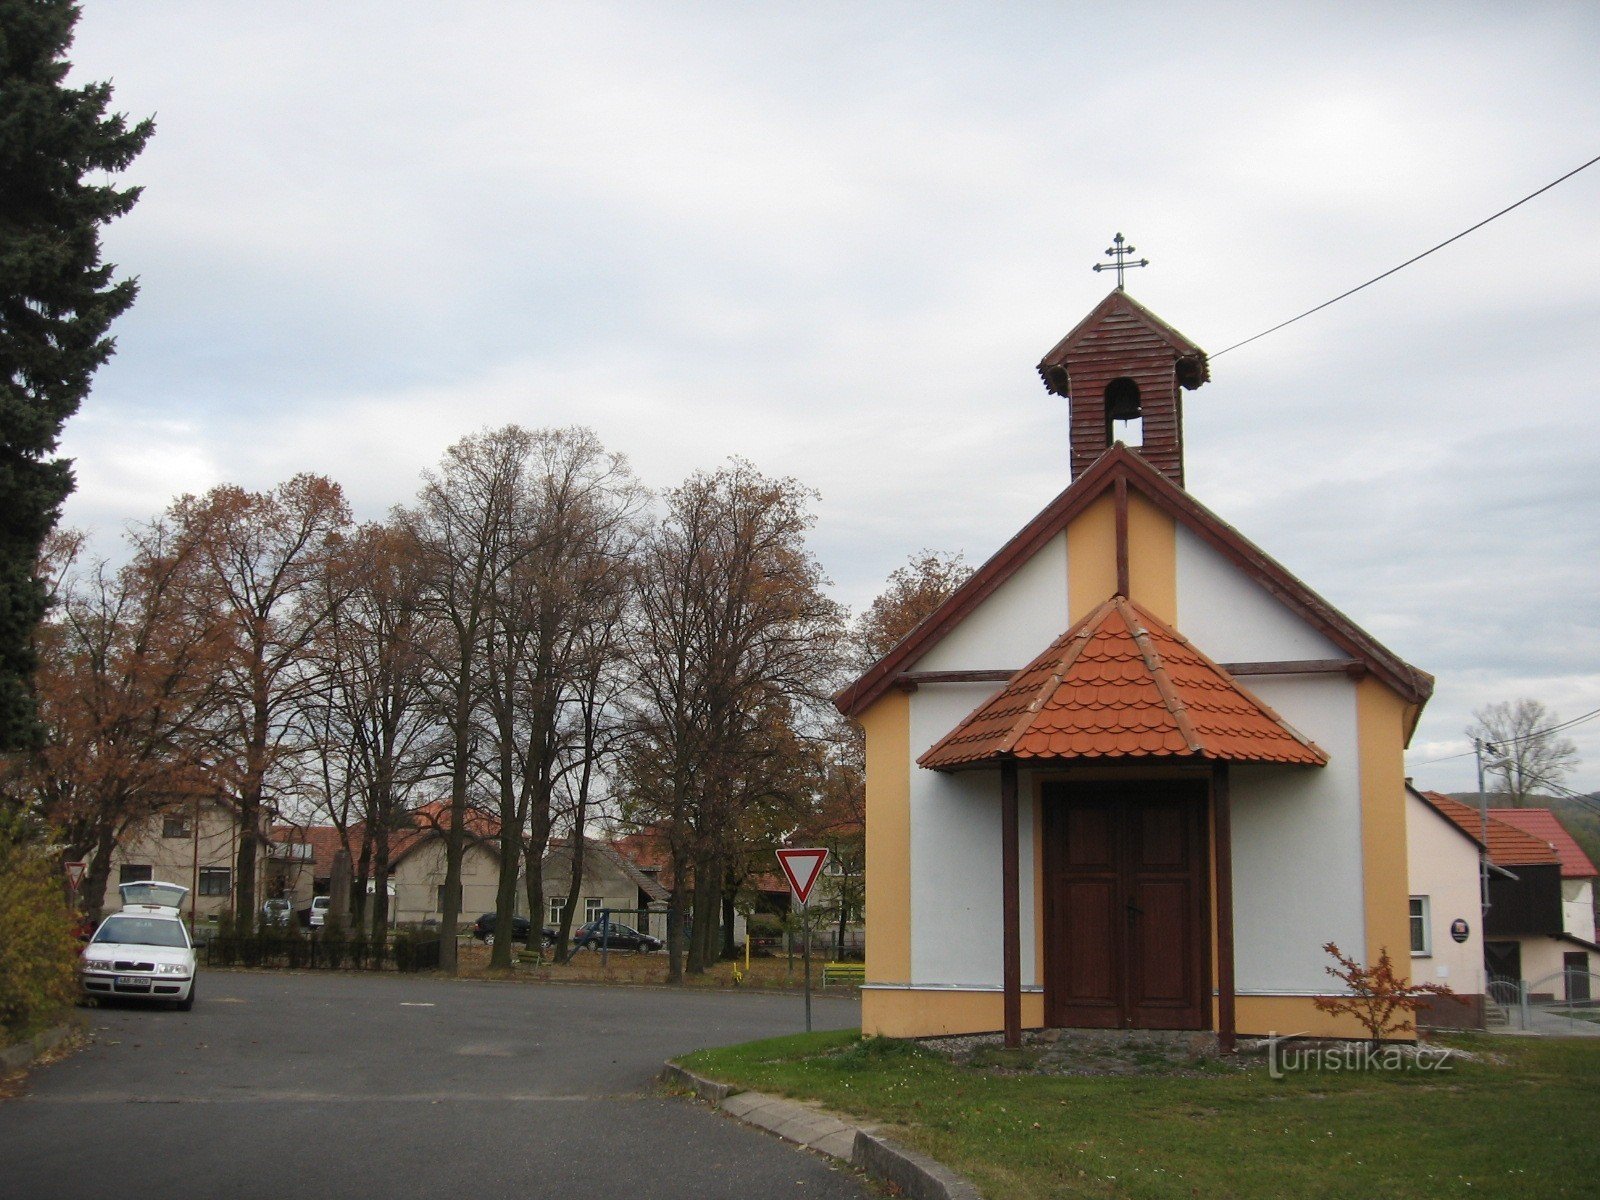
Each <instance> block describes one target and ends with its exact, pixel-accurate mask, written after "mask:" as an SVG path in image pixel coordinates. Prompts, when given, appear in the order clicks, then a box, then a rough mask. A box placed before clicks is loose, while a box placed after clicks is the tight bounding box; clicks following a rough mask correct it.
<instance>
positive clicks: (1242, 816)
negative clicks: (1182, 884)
mask: <svg viewBox="0 0 1600 1200" xmlns="http://www.w3.org/2000/svg"><path fill="white" fill-rule="evenodd" d="M1245 682H1246V683H1247V684H1249V685H1250V687H1251V690H1252V691H1254V692H1255V693H1256V695H1257V696H1259V697H1260V698H1261V699H1262V700H1264V701H1265V702H1266V703H1267V704H1269V705H1271V706H1272V707H1273V708H1274V709H1276V710H1277V712H1278V714H1279V715H1280V716H1282V717H1283V718H1284V720H1286V721H1288V722H1289V723H1290V724H1291V725H1293V726H1294V727H1295V728H1296V729H1298V730H1300V732H1301V733H1303V734H1305V735H1306V736H1307V737H1309V738H1311V739H1312V740H1313V741H1314V742H1316V743H1317V745H1319V746H1321V747H1322V749H1323V750H1324V751H1325V752H1326V753H1327V755H1328V765H1327V766H1325V767H1279V766H1236V767H1234V768H1233V771H1232V775H1231V778H1232V789H1231V791H1232V796H1233V889H1234V891H1233V895H1234V899H1233V909H1234V962H1235V972H1236V979H1237V984H1238V987H1239V990H1240V992H1241V993H1243V994H1246V995H1249V994H1266V995H1296V994H1305V995H1313V994H1324V993H1326V991H1327V990H1328V987H1329V985H1330V982H1331V981H1330V979H1329V977H1328V976H1327V975H1326V974H1324V972H1323V968H1324V967H1326V966H1327V965H1328V964H1329V963H1330V962H1331V960H1330V959H1329V958H1328V957H1327V955H1325V954H1324V953H1323V952H1322V945H1323V943H1324V942H1330V941H1331V942H1337V943H1338V944H1339V947H1340V949H1342V950H1343V951H1345V953H1347V954H1353V955H1354V956H1356V957H1358V958H1364V957H1365V950H1366V903H1365V895H1364V890H1363V879H1362V868H1361V864H1362V852H1361V762H1360V755H1359V745H1358V741H1357V735H1356V689H1355V685H1354V684H1353V683H1351V682H1350V681H1349V680H1348V679H1346V678H1345V677H1344V676H1342V675H1297V676H1292V675H1291V676H1260V677H1256V678H1253V679H1249V680H1246V681H1245ZM1395 950H1396V952H1397V953H1398V952H1401V951H1403V950H1404V947H1396V948H1395Z"/></svg>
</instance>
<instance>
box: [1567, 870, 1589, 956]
mask: <svg viewBox="0 0 1600 1200" xmlns="http://www.w3.org/2000/svg"><path fill="white" fill-rule="evenodd" d="M1561 928H1562V929H1564V930H1566V931H1567V932H1568V933H1570V934H1571V935H1572V936H1573V937H1581V938H1582V939H1583V940H1584V941H1586V942H1592V941H1594V940H1595V927H1594V880H1592V879H1563V880H1562V881H1561Z"/></svg>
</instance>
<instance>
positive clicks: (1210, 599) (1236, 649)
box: [1177, 523, 1344, 663]
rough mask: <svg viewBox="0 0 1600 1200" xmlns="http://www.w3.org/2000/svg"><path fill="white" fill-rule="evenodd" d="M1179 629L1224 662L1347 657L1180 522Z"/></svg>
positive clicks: (1213, 656) (1215, 658)
mask: <svg viewBox="0 0 1600 1200" xmlns="http://www.w3.org/2000/svg"><path fill="white" fill-rule="evenodd" d="M1177 560H1178V631H1179V632H1180V633H1182V634H1183V635H1184V636H1185V637H1187V638H1188V639H1189V640H1190V641H1191V642H1193V643H1194V644H1195V645H1196V646H1197V647H1199V649H1200V651H1201V652H1202V653H1204V654H1205V655H1207V656H1208V657H1210V658H1211V659H1212V660H1214V661H1216V662H1219V663H1229V662H1286V661H1294V660H1297V659H1307V658H1342V657H1344V651H1342V650H1340V649H1339V648H1338V647H1337V646H1335V645H1334V644H1333V643H1332V642H1331V641H1329V640H1328V639H1327V637H1326V636H1324V635H1323V634H1322V633H1320V632H1318V631H1317V630H1316V629H1313V628H1312V627H1311V626H1310V625H1307V624H1306V623H1305V621H1304V620H1302V619H1301V618H1300V617H1299V616H1298V615H1297V614H1296V613H1294V612H1293V611H1291V610H1290V609H1289V608H1287V607H1285V606H1284V605H1283V604H1282V603H1281V602H1279V601H1278V600H1277V599H1276V598H1275V597H1274V596H1273V595H1272V593H1270V592H1269V591H1267V589H1266V588H1264V587H1262V586H1261V585H1260V584H1259V583H1257V582H1256V581H1255V580H1253V579H1251V578H1250V577H1249V576H1248V575H1246V574H1245V573H1244V572H1243V571H1241V570H1240V569H1239V568H1238V567H1236V566H1234V564H1233V563H1232V562H1230V561H1229V560H1228V559H1226V558H1224V557H1223V556H1222V555H1220V554H1218V553H1217V552H1216V551H1215V550H1213V549H1212V548H1211V546H1210V545H1209V544H1208V543H1207V542H1205V541H1204V540H1202V539H1201V538H1200V536H1199V535H1198V534H1196V533H1194V532H1193V531H1192V530H1190V529H1189V528H1188V527H1187V526H1185V525H1183V524H1181V523H1180V524H1179V525H1178V537H1177Z"/></svg>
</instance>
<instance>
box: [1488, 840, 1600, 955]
mask: <svg viewBox="0 0 1600 1200" xmlns="http://www.w3.org/2000/svg"><path fill="white" fill-rule="evenodd" d="M1489 813H1490V815H1491V816H1493V817H1494V818H1495V819H1496V820H1498V821H1504V822H1505V823H1506V824H1507V825H1515V826H1516V827H1517V828H1518V829H1520V830H1522V831H1523V832H1524V833H1529V834H1532V835H1533V836H1534V837H1537V838H1539V839H1540V840H1541V841H1545V842H1548V843H1549V844H1550V846H1551V847H1552V848H1553V849H1554V850H1555V852H1556V857H1557V858H1559V859H1560V860H1561V911H1562V919H1561V924H1562V928H1563V929H1565V930H1566V932H1568V933H1570V934H1572V935H1574V936H1575V937H1581V938H1585V939H1587V940H1588V941H1591V942H1594V941H1600V936H1597V932H1596V926H1595V915H1594V884H1595V878H1596V876H1600V871H1597V870H1596V869H1595V865H1594V863H1593V862H1591V861H1590V859H1589V856H1588V855H1587V854H1585V853H1584V852H1583V847H1582V846H1580V845H1578V841H1577V839H1576V838H1574V837H1573V836H1572V835H1571V834H1570V833H1568V832H1567V827H1566V826H1565V825H1563V824H1562V823H1561V818H1560V817H1558V816H1556V814H1555V813H1553V812H1551V811H1550V810H1549V809H1548V808H1493V809H1490V810H1489Z"/></svg>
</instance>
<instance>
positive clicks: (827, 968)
mask: <svg viewBox="0 0 1600 1200" xmlns="http://www.w3.org/2000/svg"><path fill="white" fill-rule="evenodd" d="M866 979H867V964H866V963H858V962H856V963H843V962H831V963H826V964H824V966H823V968H822V986H823V987H827V986H828V984H830V983H858V984H859V983H865V982H866Z"/></svg>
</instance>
